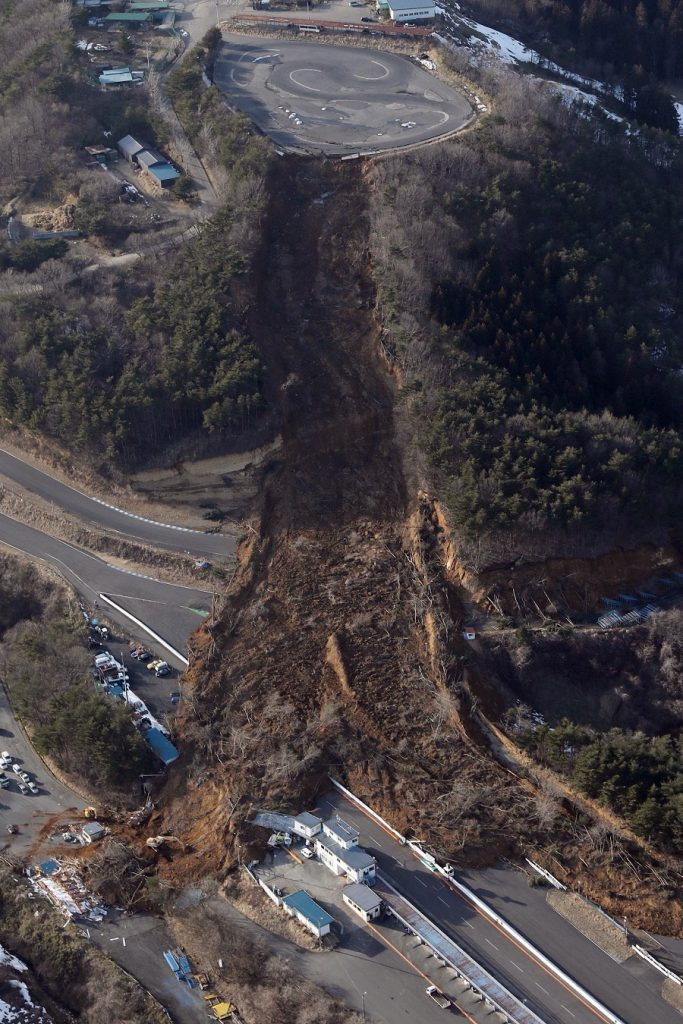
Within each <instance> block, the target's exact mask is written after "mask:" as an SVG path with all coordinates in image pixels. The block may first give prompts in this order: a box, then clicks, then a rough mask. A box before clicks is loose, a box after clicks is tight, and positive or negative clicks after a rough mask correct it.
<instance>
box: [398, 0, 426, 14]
mask: <svg viewBox="0 0 683 1024" xmlns="http://www.w3.org/2000/svg"><path fill="white" fill-rule="evenodd" d="M389 7H390V8H391V10H392V11H414V10H415V9H416V8H419V9H420V10H422V9H423V8H425V9H427V10H429V9H431V12H432V14H433V13H434V0H389Z"/></svg>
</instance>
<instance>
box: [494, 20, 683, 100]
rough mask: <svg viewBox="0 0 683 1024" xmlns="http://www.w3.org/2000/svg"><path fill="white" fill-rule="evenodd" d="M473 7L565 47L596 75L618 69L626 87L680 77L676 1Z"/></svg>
mask: <svg viewBox="0 0 683 1024" xmlns="http://www.w3.org/2000/svg"><path fill="white" fill-rule="evenodd" d="M476 7H477V10H478V11H480V12H481V13H482V15H488V16H489V17H491V18H495V19H501V18H502V19H504V20H506V21H509V20H510V18H513V19H514V20H515V22H516V23H518V24H519V25H520V26H522V27H523V28H526V30H527V31H528V32H532V33H533V34H534V36H535V37H538V38H543V39H544V41H545V42H546V43H547V44H548V46H549V47H550V48H551V50H553V49H554V51H555V52H556V53H557V52H558V49H559V47H561V46H562V47H564V48H567V47H570V48H571V50H572V51H573V54H574V56H576V55H578V56H579V57H583V58H589V59H590V60H592V61H593V62H594V67H595V70H596V71H597V72H598V73H600V74H609V72H610V71H617V72H619V73H621V74H623V75H625V76H626V79H627V81H628V82H630V83H631V84H636V83H643V82H644V81H646V80H647V77H648V76H650V75H651V76H654V77H656V78H658V79H675V78H679V77H680V76H681V75H682V74H683V3H682V2H681V0H549V2H547V3H544V4H539V3H537V2H536V0H518V2H517V3H516V4H515V5H514V6H513V7H512V8H511V7H510V5H509V4H506V3H504V2H503V0H477V4H476Z"/></svg>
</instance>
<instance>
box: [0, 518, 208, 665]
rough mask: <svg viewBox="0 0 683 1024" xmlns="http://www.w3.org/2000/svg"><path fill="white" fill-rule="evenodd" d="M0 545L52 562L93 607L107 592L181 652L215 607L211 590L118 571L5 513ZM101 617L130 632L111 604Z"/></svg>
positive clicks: (2, 520) (1, 526)
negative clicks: (206, 615) (212, 605)
mask: <svg viewBox="0 0 683 1024" xmlns="http://www.w3.org/2000/svg"><path fill="white" fill-rule="evenodd" d="M0 545H5V546H7V547H9V548H14V549H15V550H17V551H21V552H23V553H25V554H27V555H31V556H33V557H35V558H39V559H42V560H43V561H46V562H49V564H50V565H53V566H54V567H55V568H56V569H58V570H59V572H60V573H61V574H62V576H64V578H65V579H66V580H67V582H68V583H71V584H73V586H74V587H75V588H76V590H77V591H78V593H79V594H80V595H81V596H82V597H83V598H84V599H85V600H86V601H87V602H88V604H89V605H91V606H93V605H94V603H95V601H97V600H98V599H99V595H100V594H102V593H104V594H106V595H107V596H108V597H110V598H111V599H112V600H113V601H115V602H116V603H117V604H119V605H120V606H121V607H122V608H125V609H126V610H127V611H129V612H130V613H131V614H132V615H134V616H135V617H136V618H140V619H141V620H142V621H144V622H145V623H146V624H147V625H148V626H149V627H150V629H152V630H154V632H155V633H158V634H159V636H161V637H162V638H163V639H164V640H166V641H167V642H168V643H170V644H171V645H172V646H173V647H175V648H176V649H177V650H180V652H181V653H184V652H183V650H182V648H183V647H184V645H185V643H186V640H187V638H188V637H189V635H190V633H192V632H193V631H194V630H195V629H197V627H198V626H199V625H200V624H201V622H202V619H203V618H204V616H205V614H206V613H207V612H208V611H210V609H211V596H212V595H211V593H209V592H207V591H203V590H199V589H195V588H191V587H181V586H178V585H177V584H172V583H163V582H161V581H160V580H156V579H154V578H153V577H151V576H143V575H140V574H137V573H132V572H128V571H126V570H124V569H117V568H115V567H114V566H112V565H109V564H108V563H107V562H103V561H102V559H101V558H98V557H97V556H96V555H92V554H90V552H87V551H83V550H81V549H80V548H77V547H75V546H74V545H73V544H68V543H67V542H66V541H63V540H57V539H56V538H54V537H50V536H49V535H48V534H46V533H41V532H40V530H34V529H33V527H31V526H25V525H24V524H23V523H19V522H17V521H16V520H14V519H10V518H9V517H8V516H5V515H0ZM102 615H103V616H104V615H106V617H107V618H109V619H113V620H114V621H116V622H117V623H118V624H119V625H121V626H124V627H125V628H126V630H127V631H130V628H131V623H130V621H129V620H127V619H126V618H125V616H121V615H119V614H118V613H117V612H116V611H114V610H113V609H111V608H110V607H108V606H105V605H102ZM168 660H169V661H174V662H175V664H176V667H177V668H180V667H181V666H182V663H180V662H178V661H177V659H173V658H172V656H171V655H170V654H169V655H168Z"/></svg>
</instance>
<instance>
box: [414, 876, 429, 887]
mask: <svg viewBox="0 0 683 1024" xmlns="http://www.w3.org/2000/svg"><path fill="white" fill-rule="evenodd" d="M415 881H416V882H419V883H420V885H424V887H425V889H426V888H427V883H426V882H425V881H424V879H422V878H420V876H419V875H415Z"/></svg>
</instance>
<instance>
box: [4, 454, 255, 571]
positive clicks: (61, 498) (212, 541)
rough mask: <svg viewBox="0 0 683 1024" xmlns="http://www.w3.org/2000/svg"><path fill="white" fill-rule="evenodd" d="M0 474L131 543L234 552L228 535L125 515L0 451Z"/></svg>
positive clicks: (190, 551)
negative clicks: (133, 541) (139, 542)
mask: <svg viewBox="0 0 683 1024" xmlns="http://www.w3.org/2000/svg"><path fill="white" fill-rule="evenodd" d="M0 475H3V476H6V477H8V478H9V479H10V480H14V482H15V483H17V484H19V485H20V486H21V487H23V488H25V489H26V490H27V491H30V492H31V493H33V494H37V495H38V497H40V498H43V499H44V500H45V501H50V502H53V503H54V504H55V505H57V506H58V507H59V508H61V509H63V510H64V512H68V513H70V514H71V515H75V516H78V517H79V518H81V519H83V520H84V521H85V522H88V523H92V524H93V525H95V526H97V527H99V528H100V529H101V530H107V531H110V532H112V533H118V534H120V535H122V536H124V537H130V538H131V540H137V541H141V542H142V543H144V544H151V545H153V546H154V547H157V548H164V549H166V550H170V551H181V552H187V553H188V554H191V555H198V556H199V555H204V556H208V555H213V556H216V555H223V556H224V557H226V558H230V557H232V556H233V555H234V553H235V548H236V546H237V545H236V541H235V538H234V537H233V536H231V535H230V534H223V533H203V532H201V531H200V530H190V529H187V528H186V527H183V526H175V525H171V524H169V523H159V522H156V521H155V520H153V519H148V518H146V517H144V516H139V515H136V514H135V513H133V512H127V511H126V510H125V509H121V508H117V507H116V506H114V505H110V504H106V503H105V502H103V501H101V500H100V499H99V498H91V497H90V496H89V495H87V494H84V493H83V492H82V491H79V490H78V489H77V488H75V487H71V486H70V484H65V483H62V481H61V480H55V479H54V477H51V476H50V475H49V474H48V473H44V472H43V471H42V470H41V469H37V468H36V467H35V466H32V465H30V464H29V463H28V462H23V461H22V460H21V459H19V458H17V457H16V456H15V455H12V454H10V452H7V451H5V450H4V449H2V448H0Z"/></svg>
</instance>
